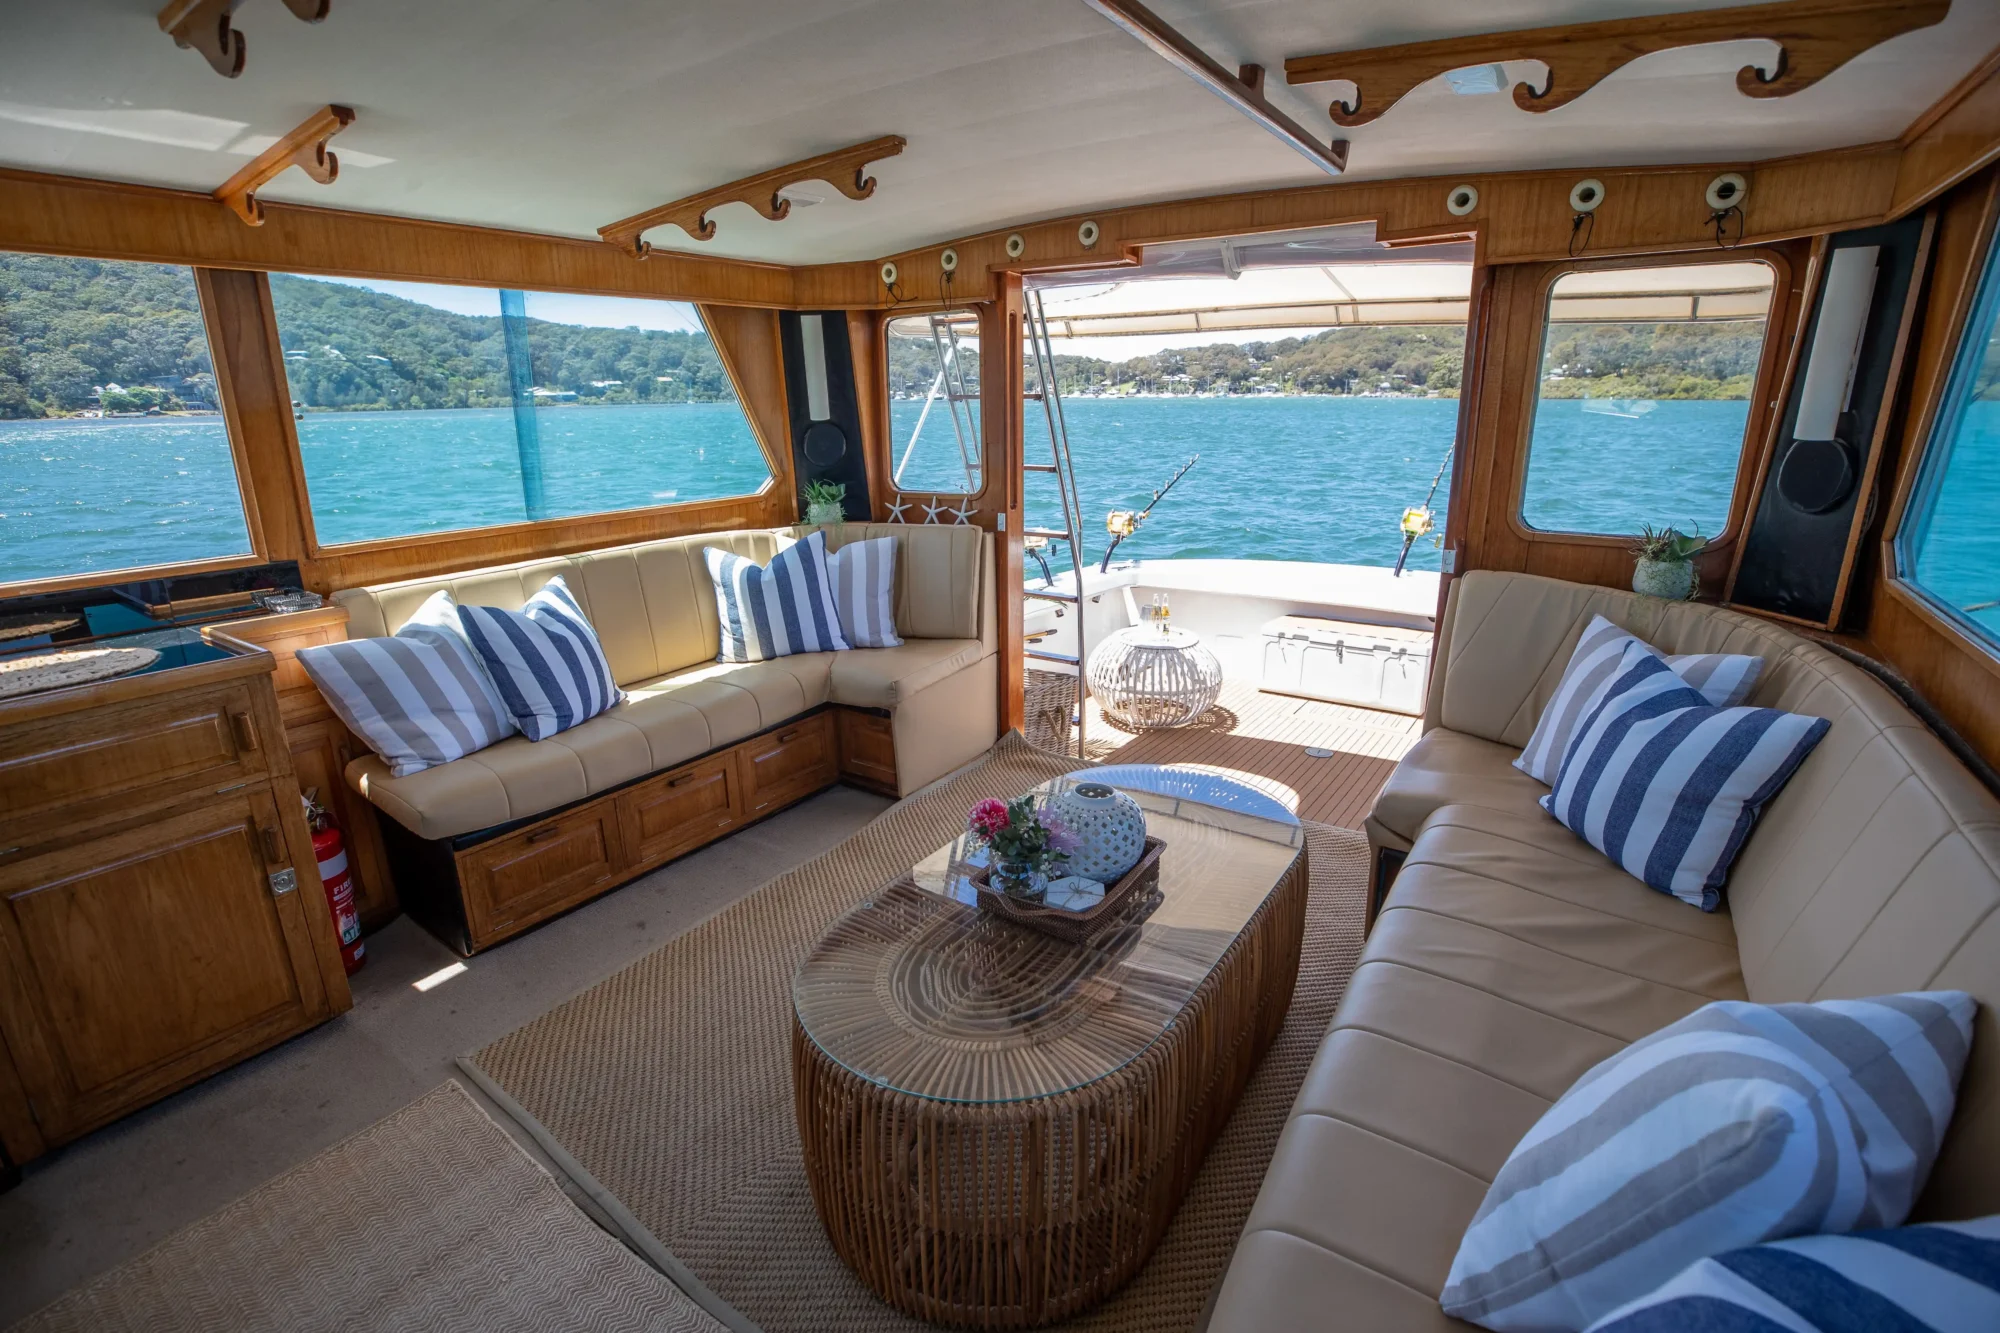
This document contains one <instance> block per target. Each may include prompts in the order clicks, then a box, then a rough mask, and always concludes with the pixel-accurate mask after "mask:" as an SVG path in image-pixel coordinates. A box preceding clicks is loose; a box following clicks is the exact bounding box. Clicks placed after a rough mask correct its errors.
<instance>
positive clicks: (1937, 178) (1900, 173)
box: [1891, 50, 2000, 217]
mask: <svg viewBox="0 0 2000 1333" xmlns="http://www.w3.org/2000/svg"><path fill="white" fill-rule="evenodd" d="M1898 142H1899V143H1900V144H1901V145H1902V148H1903V158H1902V161H1901V163H1900V164H1899V165H1898V168H1897V171H1896V190H1895V198H1894V201H1893V203H1892V204H1891V212H1893V213H1894V214H1895V215H1896V216H1898V217H1900V216H1902V215H1903V214H1905V213H1909V212H1913V211H1914V210H1916V209H1919V208H1922V207H1923V206H1924V205H1926V204H1928V203H1930V202H1931V201H1932V200H1933V199H1936V198H1937V197H1938V196H1939V195H1941V194H1943V193H1944V192H1945V191H1946V190H1949V189H1950V188H1952V187H1953V186H1954V185H1957V184H1958V183H1959V182H1961V181H1963V180H1965V179H1966V178H1968V177H1970V176H1972V175H1973V174H1974V173H1976V172H1978V171H1979V170H1980V169H1981V168H1983V167H1985V166H1987V165H1989V164H1990V163H1992V162H1993V161H1994V160H1996V159H2000V50H1995V51H1994V52H1993V53H1992V54H1990V55H1988V56H1987V57H1986V59H1985V60H1984V61H1983V62H1981V64H1980V66H1979V68H1977V69H1975V70H1973V71H1972V72H1971V73H1970V74H1968V75H1966V76H1965V78H1963V79H1961V80H1960V81H1959V82H1958V84H1957V86H1955V87H1954V88H1952V90H1951V91H1950V92H1948V93H1946V94H1945V95H1944V96H1943V97H1941V98H1939V99H1938V100H1937V102H1936V103H1934V104H1933V105H1932V106H1931V108H1930V110H1928V111H1926V112H1925V113H1924V114H1923V115H1921V116H1919V117H1917V119H1916V120H1915V121H1914V122H1912V123H1911V125H1910V128H1909V129H1907V130H1905V131H1904V132H1903V136H1902V138H1901V139H1900V140H1898Z"/></svg>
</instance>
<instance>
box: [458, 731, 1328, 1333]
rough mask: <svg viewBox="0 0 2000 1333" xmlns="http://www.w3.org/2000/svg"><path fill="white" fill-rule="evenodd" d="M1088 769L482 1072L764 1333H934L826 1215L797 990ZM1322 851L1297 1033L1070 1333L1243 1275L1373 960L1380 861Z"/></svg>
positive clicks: (937, 799)
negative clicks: (947, 860) (1116, 1289)
mask: <svg viewBox="0 0 2000 1333" xmlns="http://www.w3.org/2000/svg"><path fill="white" fill-rule="evenodd" d="M1075 762H1076V761H1075V760H1073V759H1065V758H1063V757H1061V756H1057V755H1051V754H1047V753H1044V752H1042V751H1040V750H1036V749H1035V748H1034V747H1032V746H1030V745H1028V744H1027V743H1026V742H1024V741H1021V740H1020V739H1019V738H1018V737H1010V738H1008V739H1004V740H1002V741H1001V742H1000V744H999V745H998V746H996V747H995V749H994V751H993V753H992V755H991V756H990V757H989V758H988V759H987V760H986V761H984V762H983V763H982V764H981V765H979V766H978V767H977V768H975V769H972V770H970V771H968V772H966V773H963V774H960V775H959V776H957V777H954V778H951V779H949V780H947V781H946V782H944V783H942V784H940V786H938V787H937V788H934V789H932V790H931V791H930V792H928V793H924V794H920V795H918V796H915V797H913V798H911V799H910V800H908V801H905V802H903V803H901V804H900V805H897V806H895V807H894V808H892V809H890V810H889V811H887V812H886V813H884V814H883V815H882V816H881V817H880V818H879V819H877V820H876V821H875V822H874V823H873V824H871V825H869V826H868V827H867V828H865V829H863V830H862V831H861V832H860V833H858V834H856V835H854V836H853V837H851V838H849V839H848V840H847V841H846V842H844V843H842V844H841V845H840V846H838V847H836V848H834V849H833V850H832V851H830V852H828V853H826V854H825V855H824V856H822V857H820V858H818V859H817V860H814V861H809V862H807V863H806V864H805V865H803V866H801V867H799V868H798V869H796V870H793V871H791V872H789V873H787V874H785V875H781V876H779V877H778V878H777V879H775V880H773V881H772V882H771V883H770V884H768V885H766V886H765V887H764V888H762V889H760V890H758V891H757V892H756V893H754V894H752V895H750V896H749V897H748V898H745V899H743V900H742V901H741V902H738V903H737V904H735V905H734V906H732V907H729V908H727V909H725V910H724V911H722V912H720V913H718V914H717V915H716V916H714V917H712V918H710V919H709V920H708V921H706V922H704V923H703V924H702V925H700V926H697V927H695V928H694V929H693V930H691V931H689V932H688V933H687V934H685V935H682V936H680V937H679V938H677V939H675V940H673V941H672V942H670V943H668V944H666V945H664V946H663V947H661V948H660V949H658V950H657V951H655V952H654V953H652V954H651V955H649V956H647V957H646V958H643V959H641V960H640V961H639V962H637V963H634V964H633V965H632V966H630V967H629V968H627V969H625V970H624V971H623V972H620V973H618V974H617V975H615V976H613V977H611V978H609V979H607V980H605V981H604V982H602V983H600V984H598V985H596V986H594V987H592V988H591V989H589V990H587V991H585V992H583V993H582V994H581V995H578V996H577V997H575V998H574V999H572V1000H570V1001H568V1002H567V1003H565V1004H562V1005H560V1006H558V1007H557V1008H555V1009H553V1010H551V1011H550V1012H549V1013H547V1014H544V1015H543V1016H542V1017H541V1018H539V1019H537V1020H535V1021H534V1022H533V1023H530V1024H528V1025H527V1026H526V1027H524V1028H521V1029H520V1030H518V1031H516V1032H514V1033H512V1034H510V1035H508V1036H506V1037H503V1038H501V1039H500V1040H499V1041H497V1042H494V1043H493V1044H492V1045H490V1046H488V1047H486V1048H485V1049H484V1050H481V1051H479V1052H478V1053H477V1054H476V1055H474V1056H473V1057H471V1059H470V1060H469V1061H467V1062H465V1063H466V1065H467V1069H468V1072H469V1073H472V1074H473V1075H474V1076H475V1077H478V1078H480V1080H481V1082H482V1084H483V1085H485V1086H488V1087H489V1088H491V1089H493V1090H496V1091H497V1092H498V1093H500V1094H501V1095H502V1096H503V1097H504V1098H506V1099H509V1100H511V1101H512V1102H514V1103H516V1104H517V1105H518V1107H519V1108H520V1110H521V1111H522V1112H523V1113H525V1115H526V1116H528V1117H531V1124H530V1127H531V1128H533V1129H535V1131H536V1132H537V1134H538V1136H540V1137H541V1138H542V1139H543V1142H544V1143H545V1144H547V1145H549V1146H551V1147H552V1148H554V1149H555V1150H556V1151H557V1152H558V1154H559V1155H560V1157H566V1158H567V1159H568V1163H566V1164H569V1163H573V1164H574V1167H575V1168H576V1169H579V1170H580V1171H581V1172H583V1173H587V1175H588V1176H589V1177H590V1178H591V1182H590V1183H591V1185H592V1187H593V1188H595V1189H600V1190H601V1191H602V1193H603V1194H606V1195H609V1196H610V1198H611V1199H612V1200H614V1201H615V1203H616V1204H617V1205H622V1210H623V1211H626V1212H628V1213H629V1215H630V1216H631V1217H633V1218H635V1219H636V1220H637V1221H638V1223H640V1224H641V1225H643V1226H644V1228H645V1229H646V1230H648V1231H650V1232H651V1234H652V1236H653V1237H657V1239H658V1241H659V1242H661V1243H663V1244H664V1245H665V1247H666V1248H667V1249H668V1250H670V1251H671V1252H672V1255H673V1257H674V1258H676V1259H678V1260H679V1261H680V1262H681V1263H682V1264H685V1265H686V1267H687V1268H688V1269H690V1270H692V1272H693V1273H695V1274H696V1275H698V1276H699V1278H700V1280H701V1283H702V1284H706V1287H707V1289H708V1291H710V1292H713V1293H715V1294H716V1295H719V1296H720V1297H721V1298H722V1299H723V1300H724V1301H726V1302H728V1303H729V1305H730V1306H733V1307H734V1310H735V1311H740V1312H741V1316H747V1317H748V1319H749V1320H751V1321H754V1322H755V1323H756V1325H758V1326H759V1327H761V1328H762V1329H764V1330H766V1333H793V1330H799V1331H800V1333H803V1331H804V1330H813V1331H814V1333H818V1331H820V1330H828V1331H834V1330H839V1331H845V1330H852V1331H853V1333H864V1331H866V1333H873V1331H874V1330H892V1329H918V1328H922V1327H925V1325H921V1324H918V1323H916V1322H915V1321H912V1320H910V1319H907V1318H905V1317H904V1316H902V1315H899V1314H897V1313H895V1312H894V1311H892V1310H890V1309H889V1308H888V1307H887V1306H885V1305H884V1304H882V1303H881V1302H880V1301H879V1300H878V1299H877V1298H876V1297H875V1296H874V1295H873V1294H872V1293H870V1292H869V1291H868V1290H867V1289H866V1288H865V1287H863V1286H862V1285H861V1283H860V1282H859V1280H858V1279H856V1278H855V1277H854V1276H853V1275H852V1273H850V1272H849V1271H848V1269H847V1267H846V1266H845V1265H844V1264H843V1263H841V1261H840V1259H839V1258H838V1256H836V1255H835V1254H834V1253H833V1251H832V1249H831V1248H830V1247H829V1246H828V1244H827V1242H826V1238H825V1235H824V1233H823V1232H822V1231H821V1229H820V1224H819V1218H818V1216H817V1214H815V1212H814V1211H813V1205H812V1199H811V1197H810V1195H809V1194H808V1192H807V1188H806V1181H805V1172H804V1168H803V1166H802V1165H801V1162H800V1159H799V1149H798V1139H797V1134H796V1131H795V1129H794V1127H793V1120H792V1103H791V1055H790V1044H789V1043H790V1021H791V978H792V972H793V970H794V968H795V967H796V965H797V963H798V960H799V959H800V958H801V957H803V956H804V954H805V952H806V950H807V949H808V948H809V947H810V946H811V945H812V943H813V942H814V941H815V940H817V939H818V937H819V936H820V934H821V933H822V932H823V931H824V930H825V929H826V927H827V925H828V924H829V923H830V922H831V921H832V920H833V918H834V917H836V916H838V915H839V914H840V913H841V912H843V911H845V910H846V909H847V908H849V907H851V906H852V905H853V904H854V903H856V902H858V901H860V900H861V898H863V897H864V896H865V895H866V894H867V892H868V891H869V890H870V889H872V888H874V887H875V886H877V885H879V884H881V883H883V882H885V881H887V880H888V879H890V878H891V877H892V876H894V875H896V874H898V873H900V872H901V871H903V870H905V869H907V868H908V867H909V866H910V865H911V864H912V863H913V862H915V861H916V860H919V859H921V858H922V857H924V856H927V855H929V854H930V853H931V852H933V851H935V850H936V849H937V848H938V847H940V846H942V845H943V844H944V843H945V842H947V841H949V840H950V838H951V837H952V836H953V835H954V834H955V833H956V832H957V830H958V829H959V828H960V827H961V826H962V821H963V820H964V818H965V812H966V810H967V809H968V808H969V807H970V806H971V805H972V804H973V803H974V802H975V801H977V800H978V799H980V798H982V797H985V796H1012V795H1017V794H1019V793H1020V792H1022V791H1025V790H1026V789H1028V788H1029V787H1031V786H1034V785H1035V784H1037V783H1039V782H1042V781H1045V780H1047V779H1048V778H1050V777H1053V776H1057V775H1059V774H1061V773H1064V772H1067V771H1069V770H1070V769H1072V768H1073V767H1075ZM1307 837H1308V845H1309V847H1310V849H1311V857H1312V867H1313V879H1312V885H1311V889H1310V899H1309V904H1308V908H1307V920H1306V938H1305V949H1304V956H1303V961H1302V964H1301V974H1300V982H1299V987H1298V992H1297V994H1296V996H1295V998H1294V1000H1293V1003H1292V1009H1291V1014H1290V1017H1289V1019H1288V1020H1287V1022H1286V1025H1285V1028H1284V1030H1283V1032H1282V1033H1281V1034H1280V1036H1279V1038H1278V1040H1277V1043H1276V1044H1275V1045H1274V1046H1273V1048H1272V1050H1271V1052H1270V1054H1269V1055H1268V1056H1266V1057H1265V1061H1264V1064H1263V1066H1262V1068H1261V1069H1260V1070H1259V1071H1258V1073H1257V1075H1256V1077H1255V1079H1254V1080H1253V1081H1252V1083H1251V1085H1250V1087H1249V1090H1248V1091H1247V1092H1246V1093H1245V1095H1244V1098H1243V1100H1242V1102H1241V1103H1240V1104H1239V1106H1238V1109H1237V1111H1236V1114H1235V1117H1234V1118H1233V1119H1232V1120H1231V1122H1230V1124H1229V1127H1228V1129H1227V1130H1225V1131H1224V1134H1223V1136H1222V1138H1221V1139H1220V1140H1219V1141H1218V1142H1217V1144H1216V1146H1215V1148H1214V1150H1213V1151H1211V1153H1210V1154H1209V1158H1208V1161H1207V1163H1206V1164H1205V1165H1204V1166H1203V1168H1202V1171H1201V1174H1200V1175H1199V1176H1198V1178H1197V1179H1196V1182H1195V1186H1194V1189H1193V1190H1192V1192H1191V1193H1190V1195H1189V1197H1188V1199H1187V1201H1186V1202H1185V1203H1184V1204H1183V1205H1182V1208H1181V1211H1180V1213H1179V1215H1178V1216H1177V1217H1176V1219H1175V1221H1174V1224H1173V1226H1172V1228H1171V1229H1170V1230H1169V1232H1168V1234H1167V1237H1166V1239H1165V1241H1164V1242H1163V1243H1162V1245H1161V1247H1160V1249H1159V1250H1158V1251H1157V1252H1156V1253H1155V1255H1154V1257H1153V1259H1152V1261H1151V1262H1150V1263H1149V1264H1148V1265H1147V1267H1146V1268H1145V1269H1144V1270H1143V1271H1142V1272H1141V1273H1140V1274H1139V1276H1138V1277H1137V1278H1136V1279H1134V1280H1133V1282H1132V1283H1131V1285H1129V1286H1128V1287H1126V1288H1125V1289H1124V1290H1123V1291H1122V1292H1120V1293H1119V1294H1118V1295H1117V1296H1115V1297H1113V1299H1112V1300H1111V1301H1110V1302H1109V1303H1107V1304H1106V1305H1104V1306H1102V1307H1100V1308H1099V1309H1098V1310H1096V1311H1094V1312H1093V1313H1092V1314H1090V1315H1089V1316H1087V1317H1085V1318H1084V1319H1081V1320H1079V1321H1077V1322H1076V1323H1074V1324H1072V1325H1070V1327H1073V1328H1078V1329H1086V1328H1087V1329H1103V1330H1130V1331H1131V1333H1142V1331H1143V1333H1173V1330H1182V1329H1189V1328H1192V1327H1193V1326H1194V1324H1195V1323H1196V1321H1197V1320H1198V1318H1199V1316H1200V1313H1201V1310H1202V1308H1203V1306H1204V1304H1205V1303H1206V1301H1207V1300H1208V1296H1209V1292H1210V1291H1211V1289H1212V1288H1213V1287H1214V1285H1215V1283H1216V1281H1217V1280H1218V1279H1219V1278H1220V1276H1221V1274H1222V1270H1223V1269H1224V1267H1225V1266H1226V1265H1227V1263H1228V1259H1229V1253H1230V1251H1231V1249H1232V1248H1233V1247H1234V1245H1235V1242H1236V1237H1237V1235H1238V1233H1239V1232H1240V1231H1241V1229H1242V1225H1243V1219H1244V1217H1245V1215H1246V1214H1247V1213H1248V1211H1249V1207H1250V1203H1251V1201H1252V1200H1253V1199H1254V1198H1255V1196H1256V1192H1257V1187H1258V1184H1259V1183H1260V1182H1261V1181H1262V1179H1263V1174H1264V1169H1265V1166H1266V1164H1267V1163H1268V1162H1269V1160H1270V1155H1271V1149H1272V1146H1273V1145H1274V1144H1275V1142H1276V1141H1277V1135H1278V1131H1279V1130H1280V1129H1281V1128H1282V1127H1283V1125H1284V1119H1285V1114H1286V1112H1287V1111H1288V1110H1289V1109H1290V1107H1291V1103H1292V1098H1293V1096H1294V1094H1295V1093H1296V1092H1297V1090H1298V1085H1299V1082H1300V1080H1301V1079H1302V1078H1303V1077H1304V1075H1305V1071H1306V1067H1307V1065H1308V1064H1309V1063H1310V1062H1311V1060H1312V1056H1313V1053H1314V1051H1315V1050H1316V1049H1317V1047H1318V1044H1319V1039H1320V1037H1321V1036H1322V1035H1323V1034H1324V1033H1325V1030H1326V1026H1327V1023H1328V1022H1329V1020H1330V1019H1331V1018H1332V1015H1333V1007H1334V1005H1335V1003H1336V1002H1337V1001H1338V1000H1339V998H1340V992H1341V990H1342V989H1343V988H1344V987H1345V986H1346V984H1347V979H1348V976H1349V975H1350V974H1351V973H1352V971H1353V969H1354V966H1355V963H1356V961H1357V959H1358V958H1359V956H1360V951H1361V926H1362V918H1363V910H1364V904H1363V898H1364V894H1365V882H1366V864H1367V853H1366V843H1365V842H1364V840H1363V839H1362V837H1361V835H1360V834H1358V833H1354V832H1351V831H1349V830H1346V829H1334V828H1328V827H1325V826H1321V825H1308V826H1307ZM613 1211H619V1210H618V1209H616V1208H614V1209H613ZM696 1285H697V1291H699V1284H696ZM702 1294H704V1295H705V1293H702ZM719 1313H721V1314H722V1315H723V1316H724V1317H725V1318H730V1312H729V1311H726V1310H721V1311H719ZM731 1322H733V1323H735V1324H736V1326H737V1327H741V1326H742V1324H741V1322H740V1316H739V1317H737V1318H736V1319H732V1320H731Z"/></svg>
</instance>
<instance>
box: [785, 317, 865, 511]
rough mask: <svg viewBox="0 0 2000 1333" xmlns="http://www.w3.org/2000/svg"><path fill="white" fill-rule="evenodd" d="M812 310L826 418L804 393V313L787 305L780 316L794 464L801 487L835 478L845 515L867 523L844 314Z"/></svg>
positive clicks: (857, 408)
mask: <svg viewBox="0 0 2000 1333" xmlns="http://www.w3.org/2000/svg"><path fill="white" fill-rule="evenodd" d="M813 313H817V314H818V315H819V321H820V334H821V342H822V344H823V345H824V346H825V348H826V407H827V417H826V420H824V421H814V420H813V419H812V414H811V410H810V401H811V400H810V397H809V396H808V394H807V392H806V352H805V338H804V335H803V333H802V332H801V330H800V320H801V318H802V316H801V315H800V314H799V313H798V312H796V311H791V310H786V311H781V312H780V313H779V315H778V341H779V345H780V347H781V349H782V350H783V353H784V358H785V397H786V399H787V401H788V403H789V406H790V417H791V430H792V468H793V470H794V472H796V473H797V476H798V485H799V487H800V489H804V487H805V484H806V483H807V482H809V481H837V482H840V483H841V484H842V485H844V486H846V487H847V497H846V500H845V501H844V502H843V504H842V509H843V510H844V512H845V513H846V515H847V517H848V518H850V519H853V520H855V521H856V522H862V523H865V522H867V521H868V519H869V517H870V510H869V506H868V460H867V459H866V458H865V457H863V455H862V449H861V402H860V396H859V393H858V390H857V386H856V385H855V383H854V354H853V349H852V348H850V347H849V345H848V342H847V314H846V312H845V311H841V310H822V311H817V312H813ZM794 498H796V497H794ZM801 508H802V509H803V506H801Z"/></svg>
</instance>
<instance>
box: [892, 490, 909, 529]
mask: <svg viewBox="0 0 2000 1333" xmlns="http://www.w3.org/2000/svg"><path fill="white" fill-rule="evenodd" d="M909 509H910V502H909V501H908V500H905V499H904V498H903V493H902V492H901V491H898V492H896V498H895V499H893V500H891V501H890V502H889V521H890V522H891V523H906V522H908V521H909V520H907V519H905V518H904V517H903V515H904V514H906V513H908V512H909Z"/></svg>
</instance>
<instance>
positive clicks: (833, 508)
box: [802, 477, 847, 524]
mask: <svg viewBox="0 0 2000 1333" xmlns="http://www.w3.org/2000/svg"><path fill="white" fill-rule="evenodd" d="M802 494H803V495H804V497H805V502H806V522H808V523H815V524H817V523H844V522H846V521H847V508H846V501H847V487H846V486H845V485H843V484H841V483H840V482H837V481H828V480H826V479H825V478H824V477H822V478H820V479H818V480H816V481H809V482H807V483H806V485H805V490H804V491H803V492H802Z"/></svg>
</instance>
